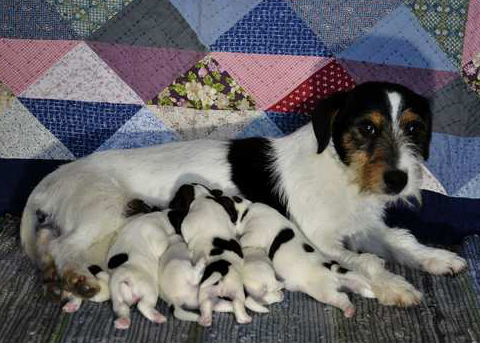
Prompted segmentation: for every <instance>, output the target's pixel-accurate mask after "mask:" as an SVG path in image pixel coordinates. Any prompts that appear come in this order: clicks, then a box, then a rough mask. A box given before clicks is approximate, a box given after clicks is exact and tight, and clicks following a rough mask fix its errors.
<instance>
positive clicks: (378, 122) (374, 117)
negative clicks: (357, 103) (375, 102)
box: [365, 112, 385, 129]
mask: <svg viewBox="0 0 480 343" xmlns="http://www.w3.org/2000/svg"><path fill="white" fill-rule="evenodd" d="M365 119H369V120H371V121H372V123H373V124H374V125H375V127H376V128H377V129H378V128H380V127H382V126H383V123H384V121H385V118H384V117H383V115H382V114H381V113H380V112H371V113H370V115H367V116H366V117H365Z"/></svg>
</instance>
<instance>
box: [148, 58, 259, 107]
mask: <svg viewBox="0 0 480 343" xmlns="http://www.w3.org/2000/svg"><path fill="white" fill-rule="evenodd" d="M149 104H150V105H157V106H180V107H190V108H196V109H199V110H201V109H203V110H210V109H212V110H226V109H229V110H253V109H255V100H253V98H252V97H250V95H248V94H247V92H246V91H245V90H244V89H243V88H242V87H240V86H239V85H238V83H237V82H236V81H235V80H234V79H233V78H232V77H231V76H230V75H229V74H228V72H227V71H225V70H223V69H222V68H221V67H220V66H219V64H218V62H217V61H215V59H214V58H212V56H211V55H208V56H206V57H205V58H204V59H202V60H201V61H198V62H197V63H196V64H195V66H193V67H192V68H190V70H188V71H187V72H186V73H184V74H182V75H181V76H179V77H178V78H177V79H176V80H175V81H174V82H173V83H172V84H171V85H170V86H168V87H167V88H165V89H164V90H163V91H162V92H161V93H160V94H158V95H157V96H155V98H153V100H152V101H149Z"/></svg>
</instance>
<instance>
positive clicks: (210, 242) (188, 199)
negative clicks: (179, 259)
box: [170, 184, 252, 326]
mask: <svg viewBox="0 0 480 343" xmlns="http://www.w3.org/2000/svg"><path fill="white" fill-rule="evenodd" d="M249 204H250V202H249V201H248V200H246V199H242V198H240V197H232V198H230V197H226V196H223V195H222V192H221V191H219V190H215V191H211V190H209V189H208V188H207V187H205V186H203V185H200V184H187V185H183V186H181V187H180V189H179V190H178V192H177V193H176V194H175V196H174V198H173V200H172V202H171V203H170V207H171V208H172V209H173V211H172V212H171V213H175V212H176V213H178V216H179V217H181V218H180V219H179V220H178V221H177V222H178V223H177V226H176V228H177V231H179V232H181V234H182V236H183V237H184V239H185V241H186V242H187V244H188V248H189V249H191V250H192V252H193V257H194V260H195V261H198V260H199V259H201V258H203V259H205V261H206V267H205V272H204V274H203V276H202V279H201V280H200V283H201V285H200V290H199V293H198V300H199V303H200V313H201V316H200V319H199V320H198V323H199V324H200V325H203V326H210V325H211V323H212V311H213V310H214V308H215V307H216V306H220V307H221V303H222V298H227V299H228V300H231V302H232V309H233V312H234V314H235V318H236V320H237V322H238V323H242V324H244V323H249V322H250V321H251V320H252V318H251V317H250V316H249V315H248V314H247V312H246V310H245V306H244V303H245V294H244V290H243V282H242V268H243V252H242V249H241V247H240V244H239V243H238V242H237V240H236V236H237V225H238V223H239V222H240V218H241V216H242V215H243V213H244V212H245V210H246V209H247V207H248V205H249ZM171 216H172V215H171Z"/></svg>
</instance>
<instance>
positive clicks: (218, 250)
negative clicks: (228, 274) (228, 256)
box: [210, 248, 223, 256]
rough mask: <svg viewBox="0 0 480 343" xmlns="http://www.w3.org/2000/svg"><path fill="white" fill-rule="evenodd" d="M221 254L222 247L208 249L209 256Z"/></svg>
mask: <svg viewBox="0 0 480 343" xmlns="http://www.w3.org/2000/svg"><path fill="white" fill-rule="evenodd" d="M221 254H223V249H220V248H213V249H212V250H210V256H217V255H221Z"/></svg>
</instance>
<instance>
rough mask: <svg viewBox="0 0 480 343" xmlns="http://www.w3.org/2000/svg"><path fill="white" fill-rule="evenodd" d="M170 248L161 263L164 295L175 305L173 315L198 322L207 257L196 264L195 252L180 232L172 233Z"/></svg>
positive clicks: (159, 268)
mask: <svg viewBox="0 0 480 343" xmlns="http://www.w3.org/2000/svg"><path fill="white" fill-rule="evenodd" d="M168 244H169V246H168V248H167V250H166V251H165V253H164V254H163V255H162V257H161V258H160V262H159V266H158V279H159V284H158V290H159V294H160V297H161V298H162V299H163V300H164V301H165V302H166V303H168V304H169V305H172V306H173V307H174V312H173V315H174V316H175V317H176V318H178V319H180V320H188V321H194V322H196V321H198V319H199V315H198V314H197V313H194V312H192V311H188V310H193V309H198V307H199V303H198V288H199V284H200V279H201V278H202V275H203V271H204V269H205V260H203V259H201V260H200V261H198V262H197V264H196V265H193V264H192V253H191V251H190V250H188V247H187V244H186V243H185V242H184V240H183V239H182V237H181V236H180V235H176V234H174V235H170V236H169V238H168Z"/></svg>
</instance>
